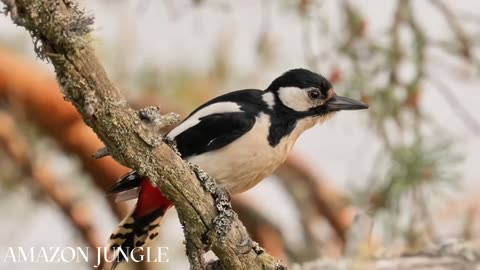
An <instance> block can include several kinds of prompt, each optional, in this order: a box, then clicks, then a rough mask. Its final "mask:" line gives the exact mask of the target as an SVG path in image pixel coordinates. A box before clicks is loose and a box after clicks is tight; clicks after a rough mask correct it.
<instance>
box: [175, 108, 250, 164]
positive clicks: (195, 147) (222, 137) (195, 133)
mask: <svg viewBox="0 0 480 270" xmlns="http://www.w3.org/2000/svg"><path fill="white" fill-rule="evenodd" d="M198 120H199V122H198V124H196V125H194V126H192V127H190V128H188V129H187V130H185V131H183V132H182V133H180V134H178V135H177V136H176V137H175V141H176V143H177V148H178V151H179V152H180V154H181V155H182V157H183V158H188V157H191V156H195V155H200V154H202V153H205V152H209V151H213V150H217V149H220V148H222V147H224V146H226V145H228V144H230V143H231V142H233V141H235V140H236V139H238V138H240V137H241V136H242V135H243V134H245V133H247V132H248V131H249V130H250V129H252V127H253V126H254V124H255V115H254V114H251V113H247V112H227V113H215V114H211V115H207V116H204V117H200V118H199V119H198Z"/></svg>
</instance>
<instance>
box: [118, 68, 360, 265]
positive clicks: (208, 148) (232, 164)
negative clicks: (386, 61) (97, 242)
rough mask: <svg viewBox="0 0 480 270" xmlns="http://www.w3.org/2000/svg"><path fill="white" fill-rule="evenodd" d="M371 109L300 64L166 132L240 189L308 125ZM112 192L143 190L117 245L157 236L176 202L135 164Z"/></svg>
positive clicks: (220, 179) (233, 189)
mask: <svg viewBox="0 0 480 270" xmlns="http://www.w3.org/2000/svg"><path fill="white" fill-rule="evenodd" d="M367 108H368V106H367V105H365V104H363V103H361V102H359V101H356V100H353V99H350V98H346V97H342V96H338V95H336V94H335V92H334V90H333V87H332V84H331V83H330V82H329V81H328V80H327V79H325V78H324V77H322V76H321V75H319V74H317V73H315V72H312V71H309V70H307V69H302V68H298V69H292V70H289V71H287V72H285V73H284V74H282V75H281V76H280V77H278V78H276V79H275V80H273V82H272V83H271V84H270V85H269V86H268V87H267V88H266V89H265V90H257V89H246V90H239V91H234V92H230V93H227V94H224V95H221V96H218V97H216V98H214V99H212V100H210V101H208V102H207V103H205V104H203V105H201V106H200V107H198V108H197V109H195V110H194V111H193V112H192V113H191V114H190V115H189V116H188V117H187V118H186V119H185V120H183V122H182V123H180V124H179V125H178V126H177V127H176V128H174V129H173V130H172V131H170V132H169V133H168V134H167V135H166V136H167V137H168V138H169V139H171V140H173V141H175V143H176V145H177V148H178V151H179V152H180V154H181V156H182V158H184V159H186V160H188V161H190V162H192V163H193V164H196V165H198V166H199V167H200V168H202V169H203V170H204V171H206V172H207V173H208V174H209V175H210V176H212V177H213V178H214V179H215V180H216V181H217V183H218V185H220V186H221V187H224V188H226V189H227V190H228V191H229V192H230V193H231V194H236V193H240V192H243V191H246V190H248V189H250V188H252V187H253V186H255V185H256V184H258V183H259V182H260V181H261V180H262V179H264V178H265V177H267V176H269V175H270V174H272V173H273V171H274V170H275V169H276V168H277V167H278V166H279V165H280V164H282V163H283V162H284V161H285V160H286V158H287V156H288V154H289V153H290V151H291V150H292V147H293V145H294V144H295V142H296V141H297V139H298V137H299V136H300V135H301V134H302V133H303V132H304V131H305V130H307V129H309V128H311V127H313V126H315V125H317V124H321V123H323V122H325V121H326V120H328V119H330V118H331V117H332V116H333V115H334V114H335V113H336V112H338V111H341V110H361V109H367ZM109 193H110V194H120V197H123V199H130V198H132V197H138V201H137V204H136V206H135V208H134V209H133V211H132V212H131V214H129V215H128V216H127V217H126V218H125V219H124V220H123V221H122V222H121V223H120V225H119V226H118V228H117V231H116V232H114V233H113V234H112V235H111V237H110V241H109V245H110V248H111V249H112V250H118V248H121V249H122V250H126V249H130V250H132V249H133V248H135V247H142V246H143V245H145V243H146V242H148V241H150V240H152V239H154V238H155V237H156V236H157V235H158V230H159V227H160V221H161V219H162V217H163V215H164V214H165V212H166V211H167V210H168V209H169V208H170V207H171V206H172V205H173V204H172V202H170V201H169V200H168V199H167V198H166V197H165V196H164V195H163V194H162V192H161V191H160V190H159V189H158V188H156V187H154V186H153V185H152V184H151V183H150V181H149V179H148V178H147V177H146V176H142V175H139V174H138V173H137V172H136V171H131V172H130V173H128V174H127V175H125V176H123V177H122V178H121V179H120V180H119V181H118V182H117V183H116V184H115V185H114V186H113V187H112V188H111V190H110V192H109ZM120 259H121V258H120Z"/></svg>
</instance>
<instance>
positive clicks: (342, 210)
mask: <svg viewBox="0 0 480 270" xmlns="http://www.w3.org/2000/svg"><path fill="white" fill-rule="evenodd" d="M275 174H276V175H277V176H279V177H280V178H285V179H286V180H287V181H289V182H292V183H296V182H297V181H301V182H303V183H304V184H305V185H306V186H307V190H308V191H309V192H311V194H310V195H311V196H310V197H311V199H312V200H313V201H310V202H309V204H310V205H312V202H313V205H314V207H315V209H316V211H317V214H319V215H321V216H323V217H325V219H327V221H328V222H329V224H330V225H331V226H332V228H333V230H334V231H335V232H336V234H337V236H338V238H339V239H340V240H341V242H342V243H345V233H346V231H347V229H348V227H349V225H350V222H351V220H352V212H351V209H350V208H349V207H348V206H346V205H341V204H342V203H346V202H347V201H348V200H347V198H342V195H340V194H339V192H338V191H335V190H334V189H333V187H331V186H328V185H327V184H326V183H327V182H328V181H326V180H325V179H324V178H323V177H321V176H319V174H318V173H316V172H315V169H313V168H312V167H311V165H310V164H309V163H308V162H307V161H306V160H304V159H302V158H301V157H300V156H298V155H295V154H292V155H290V157H289V158H288V159H287V161H286V162H285V164H283V165H282V166H281V167H280V168H279V169H278V170H277V171H276V172H275ZM294 185H296V184H294ZM299 209H302V208H301V207H299Z"/></svg>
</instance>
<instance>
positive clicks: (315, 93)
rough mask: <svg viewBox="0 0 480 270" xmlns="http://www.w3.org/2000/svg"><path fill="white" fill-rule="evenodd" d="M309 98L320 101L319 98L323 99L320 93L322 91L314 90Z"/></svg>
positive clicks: (309, 94)
mask: <svg viewBox="0 0 480 270" xmlns="http://www.w3.org/2000/svg"><path fill="white" fill-rule="evenodd" d="M308 96H309V97H310V98H311V99H319V98H321V97H322V93H320V90H318V89H313V90H310V91H308Z"/></svg>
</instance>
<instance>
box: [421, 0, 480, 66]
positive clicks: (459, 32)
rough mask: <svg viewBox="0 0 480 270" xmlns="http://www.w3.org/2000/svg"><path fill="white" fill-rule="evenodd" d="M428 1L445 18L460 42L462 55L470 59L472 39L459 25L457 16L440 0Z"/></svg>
mask: <svg viewBox="0 0 480 270" xmlns="http://www.w3.org/2000/svg"><path fill="white" fill-rule="evenodd" d="M430 2H431V3H432V4H433V5H434V6H435V7H437V8H438V10H440V12H442V14H443V15H444V17H445V19H446V20H447V23H448V25H449V26H450V29H451V30H452V32H453V34H454V35H455V37H456V39H457V41H458V42H459V43H460V47H461V51H460V53H461V54H462V56H463V57H464V58H465V59H467V60H468V61H471V60H472V41H471V40H470V38H469V36H468V34H467V33H466V32H465V30H464V29H463V27H462V26H461V25H460V22H459V21H458V18H457V17H456V16H455V14H454V13H453V12H452V10H451V9H450V8H449V7H448V6H447V5H446V4H445V3H444V2H443V1H441V0H430Z"/></svg>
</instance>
